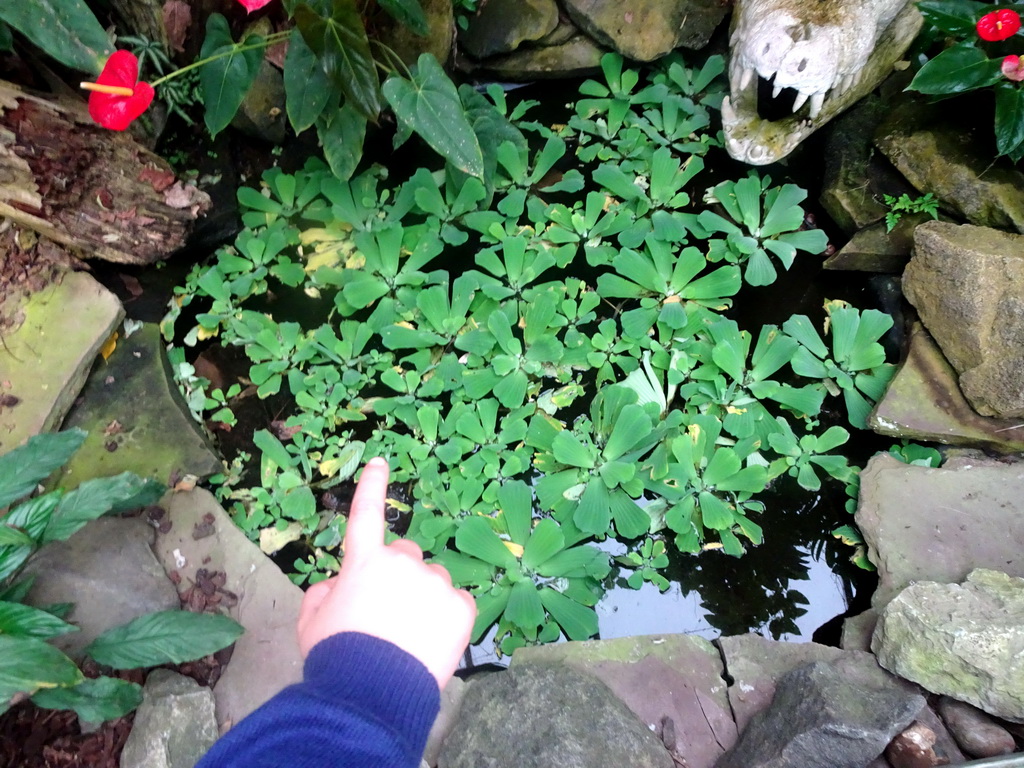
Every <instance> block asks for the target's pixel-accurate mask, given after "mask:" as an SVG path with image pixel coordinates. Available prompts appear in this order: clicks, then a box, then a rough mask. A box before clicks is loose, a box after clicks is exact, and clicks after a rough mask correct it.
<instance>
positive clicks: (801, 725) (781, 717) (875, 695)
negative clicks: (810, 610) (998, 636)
mask: <svg viewBox="0 0 1024 768" xmlns="http://www.w3.org/2000/svg"><path fill="white" fill-rule="evenodd" d="M864 669H866V668H864V667H862V668H861V670H858V671H863V670H864ZM923 706H924V697H923V696H921V695H919V694H916V693H911V692H909V691H908V690H907V689H906V688H905V687H904V686H902V685H900V684H899V683H898V682H897V681H896V680H895V679H893V678H889V679H888V680H884V679H883V678H880V677H878V676H876V675H874V674H871V675H870V676H867V675H860V674H857V673H856V672H854V671H853V670H852V669H851V668H847V669H840V668H839V667H838V665H834V664H828V663H826V662H820V661H819V662H814V663H811V664H805V665H803V666H800V667H797V668H796V669H795V670H793V671H792V672H789V673H787V674H786V675H785V676H784V677H782V679H781V680H779V682H778V685H777V686H776V689H775V696H774V697H773V699H772V703H771V706H770V707H769V708H768V709H766V710H764V711H763V712H761V713H760V714H758V715H757V716H756V717H755V718H754V719H753V720H752V721H751V723H750V725H749V726H748V727H747V728H746V729H745V730H744V731H743V733H742V735H741V736H740V740H739V741H738V742H737V743H736V746H735V747H733V748H732V749H731V750H730V751H729V752H728V753H727V754H726V755H725V757H723V758H722V759H721V760H720V761H719V762H718V763H717V765H716V768H807V767H808V766H812V765H814V766H816V765H820V766H826V765H827V766H830V768H861V766H864V765H866V764H867V763H868V762H869V761H871V760H872V759H873V758H875V757H877V756H878V755H880V754H881V753H882V751H883V750H884V749H885V747H886V745H887V744H888V743H889V741H890V740H891V739H892V738H893V736H895V735H896V734H897V733H899V732H900V731H902V730H903V729H904V728H906V727H907V726H908V725H909V724H910V723H911V722H912V721H913V719H914V715H915V714H916V713H917V712H918V711H920V709H921V707H923Z"/></svg>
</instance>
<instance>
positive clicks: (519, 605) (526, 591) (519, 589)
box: [505, 580, 544, 633]
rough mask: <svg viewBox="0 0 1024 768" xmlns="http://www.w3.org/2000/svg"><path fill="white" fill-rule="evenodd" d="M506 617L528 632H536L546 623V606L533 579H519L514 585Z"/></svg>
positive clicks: (506, 607)
mask: <svg viewBox="0 0 1024 768" xmlns="http://www.w3.org/2000/svg"><path fill="white" fill-rule="evenodd" d="M505 618H506V619H507V620H508V621H510V622H512V623H513V624H515V625H516V626H517V627H519V628H520V629H522V630H523V631H524V632H527V633H533V632H535V631H536V629H537V627H539V626H540V625H541V624H543V623H544V606H543V604H542V603H541V601H540V595H538V594H537V587H535V586H534V584H533V582H532V581H530V580H523V581H518V582H516V583H515V584H514V585H513V586H512V592H511V594H509V596H508V605H506V606H505Z"/></svg>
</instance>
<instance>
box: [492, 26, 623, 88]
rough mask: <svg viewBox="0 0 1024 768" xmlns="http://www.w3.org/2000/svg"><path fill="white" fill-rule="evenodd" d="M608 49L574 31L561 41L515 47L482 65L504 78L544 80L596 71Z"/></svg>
mask: <svg viewBox="0 0 1024 768" xmlns="http://www.w3.org/2000/svg"><path fill="white" fill-rule="evenodd" d="M607 52H608V51H607V49H605V48H602V47H600V46H598V45H597V43H595V42H594V41H593V40H591V39H590V38H589V37H587V36H586V35H576V36H575V37H572V38H570V39H569V40H567V41H566V42H564V43H562V44H561V45H552V46H547V47H545V48H530V49H523V50H519V51H515V52H514V53H510V54H508V55H507V56H497V57H495V58H491V59H488V60H487V62H486V63H485V64H484V65H483V66H484V68H485V69H486V70H487V71H488V72H491V73H493V74H494V75H495V76H497V77H500V78H504V79H507V80H543V79H547V78H563V77H583V76H586V75H592V74H594V73H596V72H599V71H600V69H601V57H602V56H604V54H605V53H607Z"/></svg>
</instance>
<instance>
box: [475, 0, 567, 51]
mask: <svg viewBox="0 0 1024 768" xmlns="http://www.w3.org/2000/svg"><path fill="white" fill-rule="evenodd" d="M557 26H558V4H557V3H556V2H555V0H525V2H524V0H488V2H487V3H485V4H483V5H481V6H480V10H478V11H477V13H476V14H475V15H474V16H473V18H472V19H471V20H470V22H469V27H468V28H467V29H466V31H465V32H463V33H462V34H460V35H459V45H460V46H462V48H463V49H465V51H466V52H467V53H468V54H469V55H470V56H473V57H475V58H477V59H485V58H487V57H488V56H495V55H498V54H502V53H511V52H512V51H514V50H516V49H517V48H518V47H519V46H520V45H522V44H523V43H527V42H533V41H536V40H540V39H541V38H543V37H545V36H546V35H549V34H551V33H552V32H553V31H554V30H555V27H557Z"/></svg>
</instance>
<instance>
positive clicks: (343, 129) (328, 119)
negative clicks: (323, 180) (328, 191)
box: [316, 101, 366, 179]
mask: <svg viewBox="0 0 1024 768" xmlns="http://www.w3.org/2000/svg"><path fill="white" fill-rule="evenodd" d="M316 130H317V136H318V138H319V139H320V146H321V147H323V149H324V157H325V158H326V159H327V164H328V165H330V166H331V172H332V173H333V174H334V175H335V176H337V177H338V178H339V179H349V178H351V176H352V174H353V173H355V171H356V168H358V167H359V161H360V160H362V159H363V142H364V140H365V138H366V118H365V117H363V115H362V114H360V113H359V111H358V110H356V108H355V107H353V106H352V102H350V101H346V102H345V104H344V106H342V107H341V109H337V110H333V111H330V112H325V113H324V114H322V115H320V117H319V119H318V120H317V121H316Z"/></svg>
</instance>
